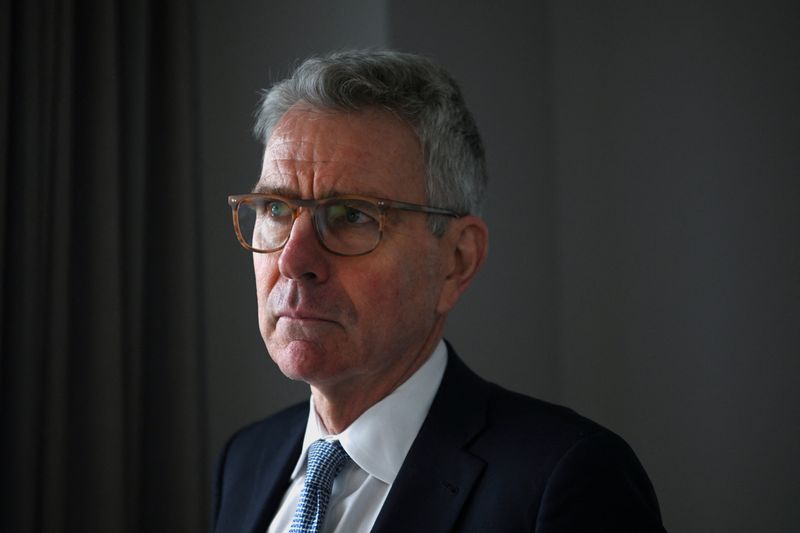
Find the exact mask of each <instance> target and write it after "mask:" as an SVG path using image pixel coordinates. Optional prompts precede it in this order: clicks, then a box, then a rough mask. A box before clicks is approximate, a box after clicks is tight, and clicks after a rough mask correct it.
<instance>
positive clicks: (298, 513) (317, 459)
mask: <svg viewBox="0 0 800 533" xmlns="http://www.w3.org/2000/svg"><path fill="white" fill-rule="evenodd" d="M348 458H349V457H348V455H347V452H346V451H344V448H342V445H341V444H339V441H333V442H328V441H325V440H318V441H316V442H314V443H313V444H312V445H311V446H309V448H308V467H307V468H306V480H305V483H304V484H303V491H302V492H301V493H300V501H299V502H298V503H297V509H295V511H294V518H292V525H291V526H290V527H289V533H316V532H318V531H322V524H323V523H324V522H325V511H327V510H328V500H329V499H330V497H331V488H332V487H333V479H334V478H335V477H336V476H337V475H338V474H339V472H341V471H342V468H343V467H344V464H345V462H347V459H348Z"/></svg>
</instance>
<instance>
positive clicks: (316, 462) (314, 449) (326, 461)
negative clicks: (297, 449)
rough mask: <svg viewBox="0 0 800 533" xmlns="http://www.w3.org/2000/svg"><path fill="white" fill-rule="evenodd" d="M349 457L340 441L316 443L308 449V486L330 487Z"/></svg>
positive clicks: (320, 441)
mask: <svg viewBox="0 0 800 533" xmlns="http://www.w3.org/2000/svg"><path fill="white" fill-rule="evenodd" d="M348 458H349V456H348V455H347V452H346V451H344V448H342V445H341V443H339V441H326V440H321V439H320V440H318V441H315V442H314V443H313V444H311V446H309V448H308V468H307V469H306V484H314V485H317V486H319V487H330V486H332V485H333V480H334V478H335V477H336V476H337V475H338V474H339V472H341V470H342V468H343V467H344V464H345V462H347V459H348ZM327 490H330V489H327Z"/></svg>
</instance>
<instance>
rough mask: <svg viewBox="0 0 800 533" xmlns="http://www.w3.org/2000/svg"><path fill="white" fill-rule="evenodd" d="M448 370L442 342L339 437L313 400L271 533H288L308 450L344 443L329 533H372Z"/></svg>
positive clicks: (330, 506)
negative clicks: (325, 425) (328, 427)
mask: <svg viewBox="0 0 800 533" xmlns="http://www.w3.org/2000/svg"><path fill="white" fill-rule="evenodd" d="M446 365H447V347H446V346H445V344H444V341H441V340H440V341H439V344H438V345H437V346H436V349H435V350H434V352H433V353H432V354H431V356H430V357H429V358H428V360H427V361H426V362H425V363H424V364H423V365H422V366H421V367H420V368H419V369H418V370H417V371H416V372H415V373H414V374H413V375H412V376H411V377H410V378H408V379H407V380H406V381H405V382H404V383H403V384H402V385H400V386H399V387H398V388H397V389H395V390H394V392H392V393H391V394H389V395H388V396H387V397H386V398H384V399H383V400H381V401H380V402H378V403H376V404H375V405H373V406H372V407H370V408H369V409H367V410H366V411H365V412H364V413H363V414H362V415H361V416H360V417H358V418H357V419H356V420H355V421H354V422H353V423H352V424H350V426H348V427H347V429H345V430H344V431H342V432H341V433H339V434H338V435H329V434H328V433H327V432H326V431H325V429H324V428H323V426H322V424H321V423H320V421H319V417H318V415H317V410H316V408H315V407H314V398H313V396H312V398H311V400H310V402H311V408H310V409H309V413H308V422H307V423H306V433H305V438H304V439H303V449H302V451H301V452H300V458H299V459H298V461H297V465H296V466H295V468H294V471H293V472H292V482H291V485H290V486H289V490H287V491H286V494H285V495H284V496H283V501H282V502H281V505H280V507H279V508H278V512H277V514H276V515H275V517H274V518H273V519H272V522H271V523H270V525H269V529H268V530H267V532H268V533H285V532H288V531H289V526H290V525H291V524H292V517H293V516H294V510H295V508H296V507H297V502H298V500H299V498H300V491H301V490H302V489H303V482H304V481H305V477H306V476H305V474H306V459H307V454H308V447H309V446H310V445H311V443H313V442H314V441H316V440H318V439H327V440H338V441H339V442H341V443H342V447H343V448H344V450H345V451H346V452H347V455H349V456H350V458H351V459H352V461H348V462H347V464H346V465H345V467H344V468H343V469H342V472H341V473H340V474H339V475H338V476H337V477H336V479H335V481H334V483H333V490H332V491H331V498H330V502H329V503H328V510H327V513H326V515H325V524H324V527H323V529H322V531H323V533H358V532H364V533H367V532H369V531H370V529H372V526H373V525H374V524H375V519H376V518H377V517H378V513H380V510H381V507H383V502H384V500H386V496H387V494H389V489H391V488H392V483H394V480H395V478H396V477H397V472H398V471H399V470H400V466H401V465H402V464H403V461H404V460H405V458H406V454H407V453H408V450H409V449H410V448H411V444H412V443H413V442H414V439H415V438H416V437H417V433H419V429H420V427H422V422H423V421H424V420H425V417H426V416H427V415H428V410H429V409H430V407H431V403H432V402H433V397H434V396H435V395H436V391H437V390H439V384H440V383H441V381H442V376H443V375H444V368H445V366H446Z"/></svg>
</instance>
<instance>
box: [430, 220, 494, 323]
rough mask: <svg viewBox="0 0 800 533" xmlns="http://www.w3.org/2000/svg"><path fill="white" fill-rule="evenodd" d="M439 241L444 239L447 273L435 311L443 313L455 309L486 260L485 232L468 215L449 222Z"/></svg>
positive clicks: (486, 241) (484, 228)
mask: <svg viewBox="0 0 800 533" xmlns="http://www.w3.org/2000/svg"><path fill="white" fill-rule="evenodd" d="M443 239H446V243H445V244H446V246H447V254H448V256H447V258H448V262H447V264H448V271H447V276H446V278H445V280H444V286H443V287H442V292H441V295H440V297H439V306H438V308H437V311H439V312H440V313H447V312H449V311H450V310H451V309H452V308H453V307H454V306H455V305H456V302H458V299H459V298H460V297H461V294H462V293H463V292H464V291H465V290H466V289H467V287H468V286H469V284H470V283H471V282H472V279H473V278H474V277H475V274H477V273H478V270H479V269H480V267H481V265H482V264H483V261H484V260H485V259H486V255H487V253H488V247H489V230H488V229H487V227H486V224H485V223H484V222H483V220H481V219H480V218H478V217H476V216H472V215H469V216H465V217H462V218H459V219H457V220H454V221H453V222H451V226H450V227H449V228H448V230H447V235H445V236H444V237H443Z"/></svg>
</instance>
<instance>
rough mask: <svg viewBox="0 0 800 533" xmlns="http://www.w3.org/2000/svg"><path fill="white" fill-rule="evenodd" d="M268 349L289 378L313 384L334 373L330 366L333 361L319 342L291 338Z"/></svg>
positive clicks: (325, 379) (326, 379)
mask: <svg viewBox="0 0 800 533" xmlns="http://www.w3.org/2000/svg"><path fill="white" fill-rule="evenodd" d="M268 351H269V353H270V356H271V357H272V360H273V361H274V362H275V364H276V365H278V368H279V369H280V371H281V372H282V373H283V375H284V376H286V377H287V378H289V379H292V380H295V381H305V382H306V383H308V384H313V383H315V382H322V381H328V380H329V379H330V378H332V377H333V376H334V375H335V374H336V371H335V370H334V369H333V368H331V363H332V362H333V361H331V358H330V357H328V356H327V354H326V352H325V350H323V349H322V347H321V346H319V344H316V343H313V342H309V341H303V340H293V341H291V342H289V343H287V344H285V345H282V346H279V347H275V348H272V349H271V350H270V349H268Z"/></svg>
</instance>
